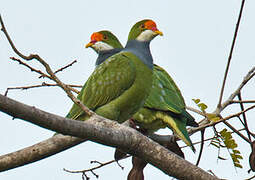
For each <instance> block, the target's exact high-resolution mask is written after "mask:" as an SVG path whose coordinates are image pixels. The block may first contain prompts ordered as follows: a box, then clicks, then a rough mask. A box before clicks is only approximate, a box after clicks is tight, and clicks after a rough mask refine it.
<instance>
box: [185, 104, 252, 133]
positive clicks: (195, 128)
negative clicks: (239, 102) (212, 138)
mask: <svg viewBox="0 0 255 180" xmlns="http://www.w3.org/2000/svg"><path fill="white" fill-rule="evenodd" d="M254 108H255V105H253V106H250V107H248V108H247V109H245V110H243V111H240V112H238V113H235V114H232V115H229V116H227V117H225V118H222V119H220V120H218V121H216V122H210V123H206V124H201V125H200V126H199V127H193V128H189V129H188V132H189V134H193V133H195V132H198V131H201V130H202V129H205V128H207V127H210V126H215V125H216V124H219V123H221V122H224V121H226V120H229V119H232V118H234V117H238V116H240V115H241V114H242V113H244V112H247V111H250V110H252V109H254Z"/></svg>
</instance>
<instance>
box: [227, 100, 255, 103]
mask: <svg viewBox="0 0 255 180" xmlns="http://www.w3.org/2000/svg"><path fill="white" fill-rule="evenodd" d="M230 103H238V104H240V103H255V100H242V101H236V100H233V101H231V102H230Z"/></svg>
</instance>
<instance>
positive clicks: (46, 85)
mask: <svg viewBox="0 0 255 180" xmlns="http://www.w3.org/2000/svg"><path fill="white" fill-rule="evenodd" d="M56 86H58V84H50V83H46V82H43V83H42V84H37V85H31V86H18V87H8V88H7V89H6V91H5V93H4V95H5V96H7V94H8V92H9V90H16V89H21V90H27V89H32V88H39V87H56ZM67 86H69V88H70V89H71V91H73V92H75V93H76V94H79V93H80V91H78V90H77V89H74V88H82V86H80V85H74V84H67Z"/></svg>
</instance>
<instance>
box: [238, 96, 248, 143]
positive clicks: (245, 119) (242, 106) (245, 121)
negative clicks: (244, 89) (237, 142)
mask: <svg viewBox="0 0 255 180" xmlns="http://www.w3.org/2000/svg"><path fill="white" fill-rule="evenodd" d="M238 99H239V101H242V96H241V92H240V93H239V94H238ZM240 108H241V110H242V111H243V110H244V105H243V102H240ZM242 116H243V122H244V128H245V129H246V132H247V136H248V138H249V141H250V142H251V135H250V131H249V128H248V123H247V118H246V114H245V113H243V114H242Z"/></svg>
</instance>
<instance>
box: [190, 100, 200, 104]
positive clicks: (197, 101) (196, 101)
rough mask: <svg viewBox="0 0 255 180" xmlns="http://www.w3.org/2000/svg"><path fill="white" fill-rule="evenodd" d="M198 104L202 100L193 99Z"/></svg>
mask: <svg viewBox="0 0 255 180" xmlns="http://www.w3.org/2000/svg"><path fill="white" fill-rule="evenodd" d="M192 100H193V101H194V102H195V103H196V104H198V103H199V102H200V99H192Z"/></svg>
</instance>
